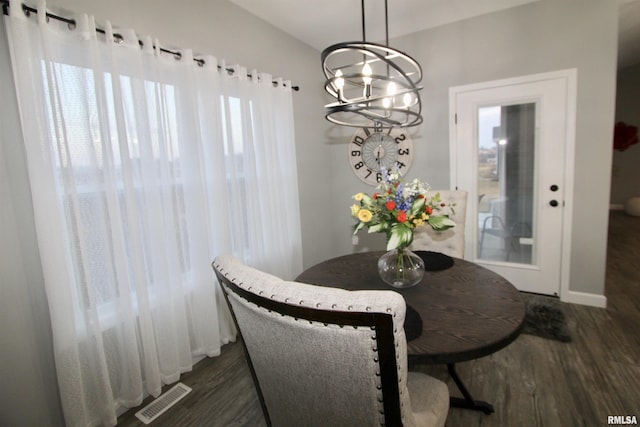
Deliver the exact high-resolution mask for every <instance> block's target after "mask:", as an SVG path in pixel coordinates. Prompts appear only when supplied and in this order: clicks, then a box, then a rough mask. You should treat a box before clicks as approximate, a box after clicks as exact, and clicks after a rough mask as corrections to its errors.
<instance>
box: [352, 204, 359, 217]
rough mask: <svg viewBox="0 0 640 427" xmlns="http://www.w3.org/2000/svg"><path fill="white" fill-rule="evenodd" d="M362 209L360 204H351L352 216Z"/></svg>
mask: <svg viewBox="0 0 640 427" xmlns="http://www.w3.org/2000/svg"><path fill="white" fill-rule="evenodd" d="M359 210H360V206H358V205H351V215H352V216H356V217H357V216H358V211H359Z"/></svg>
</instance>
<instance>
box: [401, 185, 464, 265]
mask: <svg viewBox="0 0 640 427" xmlns="http://www.w3.org/2000/svg"><path fill="white" fill-rule="evenodd" d="M431 192H432V193H440V196H441V198H442V200H443V201H444V202H446V203H448V204H454V205H455V206H454V211H455V213H454V214H453V215H452V216H451V219H453V220H454V221H455V223H456V226H455V227H453V228H450V229H448V230H444V231H435V230H433V229H432V228H431V227H429V226H428V225H425V226H423V227H418V228H416V229H415V231H414V233H413V243H412V244H411V246H410V249H411V250H413V251H417V250H420V251H433V252H441V253H443V254H446V255H449V256H452V257H456V258H463V257H464V245H465V238H464V233H465V221H466V215H467V192H466V191H457V190H431Z"/></svg>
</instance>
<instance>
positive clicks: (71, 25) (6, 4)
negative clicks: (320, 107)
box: [0, 0, 300, 92]
mask: <svg viewBox="0 0 640 427" xmlns="http://www.w3.org/2000/svg"><path fill="white" fill-rule="evenodd" d="M0 3H2V13H4V14H5V15H9V0H0ZM22 11H23V12H24V14H25V15H26V16H30V14H31V13H35V14H37V13H38V10H37V9H34V8H33V7H31V6H28V5H26V4H24V3H22ZM46 16H47V19H54V20H56V21H60V22H64V23H65V24H67V25H68V26H69V29H74V28H75V27H76V21H75V19H70V18H65V17H63V16H58V15H55V14H53V13H50V12H47V13H46ZM96 32H97V33H100V34H106V33H105V31H104V30H103V29H102V28H98V27H96ZM113 38H114V39H116V40H117V42H118V43H122V42H123V41H124V37H122V35H121V34H118V33H113ZM138 44H139V45H140V47H143V46H144V43H143V41H142V40H140V39H138ZM154 48H156V49H158V50H159V51H160V52H163V53H168V54H170V55H173V57H174V58H175V59H181V58H182V54H181V53H180V52H176V51H174V50H169V49H165V48H163V47H161V46H154ZM193 60H194V62H196V63H197V64H198V65H199V66H200V67H202V66H204V64H205V61H204V59H200V58H193ZM218 70H219V71H222V67H221V66H220V65H218ZM225 71H226V72H227V73H229V74H234V73H235V72H236V71H235V70H234V69H233V68H225ZM247 77H249V78H252V77H253V76H252V75H251V74H247ZM272 83H273V85H274V86H277V85H278V82H272ZM282 85H283V86H285V87H286V85H285V84H284V83H283V84H282ZM291 89H292V90H294V91H296V92H297V91H299V90H300V87H299V86H291Z"/></svg>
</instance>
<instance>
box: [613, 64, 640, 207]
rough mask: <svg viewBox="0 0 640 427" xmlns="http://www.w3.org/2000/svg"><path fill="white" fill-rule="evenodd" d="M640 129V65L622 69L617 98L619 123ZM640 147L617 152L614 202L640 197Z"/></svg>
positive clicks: (619, 74) (614, 153)
mask: <svg viewBox="0 0 640 427" xmlns="http://www.w3.org/2000/svg"><path fill="white" fill-rule="evenodd" d="M618 121H622V122H625V123H626V124H627V125H633V126H637V127H638V128H640V64H636V65H634V66H632V67H629V68H625V69H624V70H620V72H619V73H618V89H617V95H616V122H618ZM638 165H640V144H635V145H632V146H631V147H629V148H627V149H626V150H624V151H618V150H614V151H613V168H612V173H611V176H612V180H611V203H612V204H624V203H625V202H626V201H627V199H629V198H630V197H637V196H640V168H639V167H638Z"/></svg>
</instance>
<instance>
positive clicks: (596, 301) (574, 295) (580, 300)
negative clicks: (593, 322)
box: [560, 291, 607, 308]
mask: <svg viewBox="0 0 640 427" xmlns="http://www.w3.org/2000/svg"><path fill="white" fill-rule="evenodd" d="M560 300H561V301H562V302H568V303H571V304H581V305H589V306H591V307H599V308H607V297H605V296H604V295H598V294H588V293H586V292H576V291H569V292H567V293H566V294H565V295H562V297H561V298H560Z"/></svg>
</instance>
